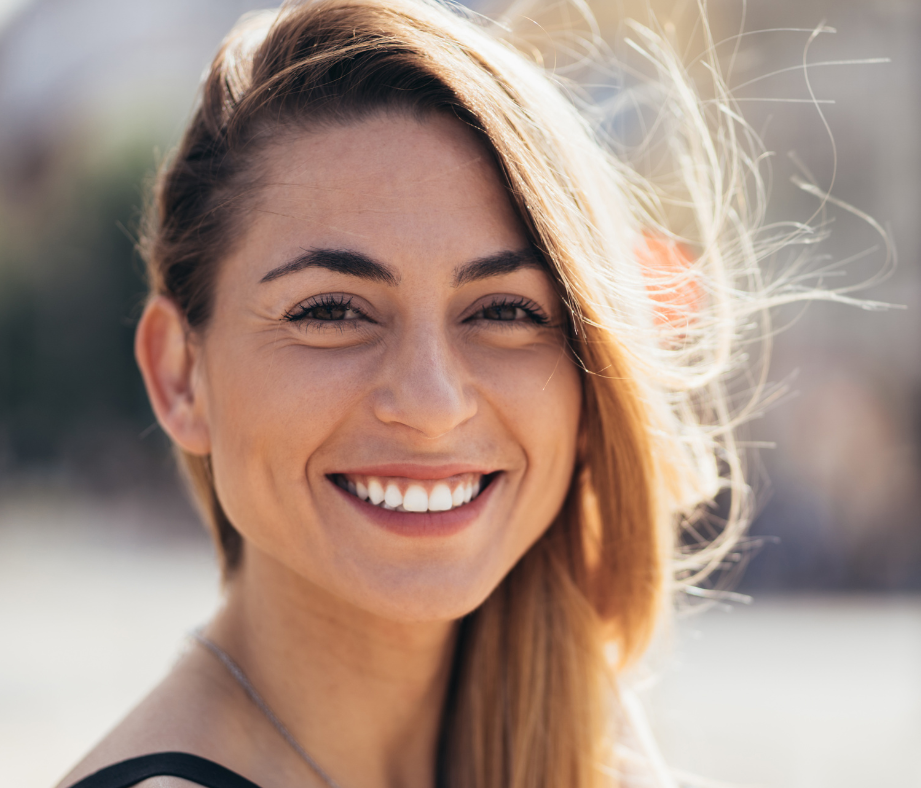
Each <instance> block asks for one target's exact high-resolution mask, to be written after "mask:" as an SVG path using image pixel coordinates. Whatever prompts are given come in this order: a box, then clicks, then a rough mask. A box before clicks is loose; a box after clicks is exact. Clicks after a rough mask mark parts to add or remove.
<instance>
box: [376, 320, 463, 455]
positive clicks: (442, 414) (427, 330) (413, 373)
mask: <svg viewBox="0 0 921 788" xmlns="http://www.w3.org/2000/svg"><path fill="white" fill-rule="evenodd" d="M384 365H385V367H384V370H383V372H384V374H383V376H382V385H381V387H380V390H379V391H378V392H377V394H378V396H377V397H376V411H377V416H378V418H379V419H381V421H384V422H386V423H399V424H403V425H405V426H407V427H410V428H412V429H414V430H417V431H419V432H421V433H423V434H424V435H426V436H427V437H430V438H437V437H440V436H442V435H444V434H446V433H448V432H450V431H451V430H452V429H454V428H455V427H457V426H459V425H461V424H463V423H464V422H465V421H467V420H468V419H470V418H471V417H472V416H473V415H474V413H475V412H476V400H475V397H474V396H473V393H472V391H470V387H469V382H468V380H467V375H466V372H465V369H464V365H463V363H462V360H461V359H460V357H459V356H458V354H457V352H456V350H455V348H454V347H453V346H452V343H451V341H450V337H448V336H447V334H446V332H445V331H444V330H443V329H440V328H439V327H437V326H435V325H433V324H432V323H431V322H429V321H420V322H419V323H418V324H416V325H414V326H408V327H407V328H406V330H404V331H402V332H401V335H400V337H399V339H398V341H397V344H396V346H393V347H391V348H390V350H389V352H388V353H387V358H386V359H385V361H384Z"/></svg>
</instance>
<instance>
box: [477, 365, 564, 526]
mask: <svg viewBox="0 0 921 788" xmlns="http://www.w3.org/2000/svg"><path fill="white" fill-rule="evenodd" d="M497 361H498V360H497ZM482 371H483V372H484V373H486V374H484V375H483V378H484V380H485V381H487V382H486V384H485V385H484V389H485V390H486V392H487V397H488V399H489V401H490V404H491V405H492V406H493V408H494V409H495V411H496V412H497V413H498V414H499V417H500V419H501V420H502V422H503V424H504V426H505V428H506V429H507V431H508V433H509V434H510V435H512V436H514V437H515V439H516V441H517V442H518V443H519V444H520V447H521V449H522V451H523V454H524V462H525V468H524V470H525V473H524V474H523V475H522V481H521V490H520V494H519V497H518V501H517V504H516V506H517V510H518V513H519V515H520V516H519V517H517V518H516V520H518V521H519V523H520V528H523V529H524V530H525V531H527V533H528V536H527V537H526V538H530V539H531V540H533V539H534V538H536V537H537V536H538V535H539V533H540V532H541V531H542V530H543V529H544V528H546V527H547V526H548V525H549V524H550V519H551V516H552V514H553V513H555V512H556V511H557V510H558V509H559V507H560V506H561V505H562V503H563V499H564V498H565V496H566V493H567V491H568V489H569V484H570V482H571V479H572V471H573V467H574V465H575V459H576V446H577V443H578V431H579V421H580V417H581V409H582V380H581V376H580V374H579V371H578V369H577V367H576V365H575V363H574V361H573V360H572V359H571V357H570V356H569V355H568V354H567V353H566V352H565V351H564V350H563V349H562V348H559V347H546V348H539V349H537V350H534V351H527V352H521V353H516V354H508V355H506V356H505V357H503V358H502V359H501V363H494V364H487V365H484V367H483V370H482ZM548 513H550V516H548ZM535 530H536V531H537V533H534V531H535Z"/></svg>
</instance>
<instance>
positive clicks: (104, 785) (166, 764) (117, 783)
mask: <svg viewBox="0 0 921 788" xmlns="http://www.w3.org/2000/svg"><path fill="white" fill-rule="evenodd" d="M150 777H181V778H182V779H183V780H190V781H191V782H193V783H197V784H198V785H203V786H205V788H259V786H258V785H256V783H254V782H252V781H250V780H247V779H246V778H245V777H241V776H240V775H239V774H237V773H236V772H232V771H230V769H228V768H227V767H226V766H221V765H220V764H219V763H215V762H214V761H209V760H208V759H207V758H200V757H199V756H197V755H190V754H189V753H187V752H156V753H153V754H152V755H142V756H140V757H139V758H129V759H128V760H126V761H119V762H118V763H114V764H112V765H111V766H106V767H105V768H104V769H100V770H99V771H98V772H94V773H93V774H91V775H90V776H89V777H84V778H83V779H82V780H80V782H78V783H75V784H74V785H72V786H71V787H70V788H130V786H132V785H137V784H138V783H139V782H141V781H142V780H147V779H148V778H150Z"/></svg>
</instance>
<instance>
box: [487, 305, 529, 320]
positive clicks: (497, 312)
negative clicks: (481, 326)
mask: <svg viewBox="0 0 921 788" xmlns="http://www.w3.org/2000/svg"><path fill="white" fill-rule="evenodd" d="M527 316H528V315H527V313H526V312H525V311H524V310H523V309H522V308H521V307H518V306H513V305H512V304H498V305H496V306H488V307H486V309H484V310H483V317H484V319H486V320H521V319H522V318H525V317H527Z"/></svg>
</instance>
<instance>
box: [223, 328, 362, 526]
mask: <svg viewBox="0 0 921 788" xmlns="http://www.w3.org/2000/svg"><path fill="white" fill-rule="evenodd" d="M368 365H369V360H368V359H367V358H364V359H362V358H360V357H359V356H357V355H352V356H349V355H348V354H340V355H339V356H337V357H336V358H335V359H333V358H332V357H331V355H330V354H329V353H328V352H325V351H323V350H317V349H312V348H306V347H303V346H297V345H289V346H279V347H250V348H248V347H247V341H246V340H240V341H238V342H236V343H226V344H224V345H222V346H218V347H215V348H214V350H213V352H212V353H211V354H210V355H209V357H208V363H207V377H208V384H207V389H208V397H207V400H208V421H209V425H210V427H211V439H212V465H213V468H214V476H215V486H216V488H217V492H218V495H219V497H220V500H221V503H222V505H223V506H224V508H225V511H226V513H227V515H228V517H229V518H230V520H231V522H233V523H234V525H236V526H237V527H238V528H240V530H241V531H243V532H244V534H246V535H249V534H248V533H247V532H248V531H249V530H250V529H253V528H257V527H259V524H260V523H262V522H271V523H273V527H277V526H279V525H282V524H284V525H286V526H287V527H288V528H289V529H290V530H291V532H292V533H293V532H294V530H295V529H296V520H297V519H298V518H297V517H292V515H295V514H300V515H302V514H304V513H303V512H300V511H299V510H300V508H301V507H302V506H303V500H304V499H303V496H301V495H300V494H299V493H302V492H303V485H304V483H305V467H306V465H307V462H308V460H309V459H310V456H311V455H312V454H313V453H314V452H315V451H316V450H317V449H318V447H320V446H321V445H322V444H323V443H324V441H325V440H326V439H327V438H328V437H329V436H330V435H331V434H333V433H334V432H335V429H336V426H337V425H338V424H339V423H340V422H341V421H342V420H343V419H345V418H347V417H348V415H349V414H350V413H351V412H353V410H354V408H355V407H357V406H358V403H359V401H360V400H361V399H362V397H363V395H364V389H363V385H362V381H366V380H368V377H369V369H368Z"/></svg>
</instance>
